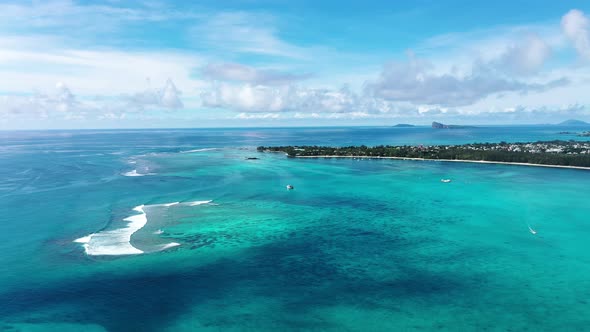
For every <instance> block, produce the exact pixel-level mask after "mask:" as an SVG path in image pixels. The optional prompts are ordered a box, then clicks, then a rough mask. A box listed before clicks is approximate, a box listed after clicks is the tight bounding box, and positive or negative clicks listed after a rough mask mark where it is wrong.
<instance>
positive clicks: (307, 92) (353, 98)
mask: <svg viewBox="0 0 590 332" xmlns="http://www.w3.org/2000/svg"><path fill="white" fill-rule="evenodd" d="M201 100H202V102H203V105H204V106H206V107H214V108H227V109H231V110H236V111H240V112H285V111H287V112H288V111H298V112H328V113H340V112H350V111H353V110H355V109H357V108H359V107H361V105H360V101H361V100H360V97H359V96H358V95H357V94H355V93H354V92H352V91H351V90H350V89H349V88H347V87H343V88H341V89H339V90H330V89H312V88H302V87H296V86H279V87H271V86H265V85H253V84H231V83H227V82H222V83H217V84H215V85H214V87H213V88H212V89H209V90H207V91H203V93H202V94H201Z"/></svg>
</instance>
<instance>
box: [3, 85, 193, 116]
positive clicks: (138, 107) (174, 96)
mask: <svg viewBox="0 0 590 332" xmlns="http://www.w3.org/2000/svg"><path fill="white" fill-rule="evenodd" d="M180 95H181V92H180V91H179V90H178V89H177V88H176V86H175V85H174V83H173V82H172V80H168V81H167V82H166V84H165V85H164V87H162V88H159V89H148V90H145V91H142V92H138V93H135V94H133V95H123V96H120V97H115V98H113V97H111V96H97V97H95V98H91V99H81V98H78V96H76V95H75V94H74V93H73V92H72V90H71V89H70V88H69V87H68V86H67V85H65V84H64V83H61V82H60V83H57V84H56V87H55V89H54V90H53V91H50V92H47V93H35V94H32V95H29V96H22V95H5V96H0V117H2V118H21V119H31V120H36V119H47V118H60V119H66V120H71V119H122V118H125V117H126V115H127V114H130V113H137V112H144V111H157V110H175V109H179V108H182V107H183V103H182V100H181V99H180Z"/></svg>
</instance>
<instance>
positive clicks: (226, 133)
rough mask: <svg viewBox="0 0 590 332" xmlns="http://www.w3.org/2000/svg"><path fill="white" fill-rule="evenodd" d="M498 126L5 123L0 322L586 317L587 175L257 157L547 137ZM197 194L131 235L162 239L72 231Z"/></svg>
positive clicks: (559, 325) (321, 323)
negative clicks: (85, 241)
mask: <svg viewBox="0 0 590 332" xmlns="http://www.w3.org/2000/svg"><path fill="white" fill-rule="evenodd" d="M495 130H496V132H495V133H494V130H493V129H486V131H485V132H481V131H480V132H477V131H475V132H474V131H473V130H465V131H443V132H440V131H432V130H430V129H428V128H417V129H390V128H380V129H364V128H327V129H322V128H315V129H281V130H279V129H267V130H264V129H248V130H192V131H191V130H170V131H128V132H121V131H108V132H102V131H99V132H87V131H82V132H37V133H30V132H20V133H2V135H3V138H4V140H3V142H4V143H3V144H4V145H3V146H2V149H1V150H0V163H1V166H2V167H0V170H1V171H2V173H4V174H2V178H3V180H2V183H0V196H1V200H0V205H1V208H2V211H3V218H2V222H1V224H0V240H1V241H0V249H1V250H2V252H3V255H2V256H0V266H1V267H0V303H2V306H0V321H1V322H2V323H1V325H0V327H1V328H0V329H6V330H11V329H12V330H35V331H38V330H55V329H60V330H68V329H69V330H72V331H79V330H96V331H101V330H108V331H129V330H158V331H159V330H170V331H172V330H174V331H178V330H224V331H225V330H257V331H258V330H334V331H337V330H338V331H340V330H365V331H366V330H373V331H380V330H391V329H405V330H432V329H438V330H509V329H512V330H527V329H528V330H558V329H559V330H584V329H586V328H587V326H588V323H590V322H589V320H590V319H589V318H587V317H590V304H589V303H588V300H587V298H586V294H588V293H589V291H590V289H589V288H590V283H588V281H587V279H588V276H589V275H590V250H588V244H587V238H588V220H587V216H588V215H589V212H590V206H589V205H588V204H587V197H589V194H590V189H589V188H588V185H587V184H588V183H589V182H588V181H589V180H590V172H587V171H579V170H562V169H544V168H537V167H522V166H507V165H478V164H460V163H444V162H425V161H397V160H336V159H318V160H315V159H314V160H299V159H287V158H285V157H284V156H282V155H280V154H258V153H257V152H256V151H255V147H256V146H257V145H262V144H264V145H271V144H305V143H307V144H309V143H311V144H339V143H342V144H341V145H346V144H381V143H382V144H428V143H445V142H453V143H465V142H471V141H483V140H494V139H493V138H494V137H496V138H498V140H506V141H516V140H524V138H530V140H537V139H552V138H554V137H553V136H552V135H555V133H556V132H557V131H560V130H552V131H551V130H548V129H547V128H545V127H539V128H536V127H535V128H525V129H522V128H521V129H519V130H518V131H514V129H513V128H508V129H506V128H500V129H498V128H496V129H495ZM511 132H516V134H514V135H512V136H511V135H510V134H509V133H511ZM400 133H401V134H400ZM404 137H405V138H404ZM355 140H358V141H359V142H358V143H354V142H355ZM404 140H405V141H404ZM498 140H496V141H498ZM350 142H353V143H350ZM210 148H215V149H210ZM202 149H205V150H202ZM193 150H197V151H193ZM181 152H184V153H181ZM249 156H256V157H259V158H260V159H259V160H245V158H246V157H249ZM133 170H136V172H137V173H139V174H148V173H151V174H150V175H145V176H125V174H126V173H127V172H130V171H133ZM441 178H450V179H452V180H453V181H452V182H451V183H441V182H440V179H441ZM286 184H292V185H294V186H295V189H294V190H292V191H288V190H286V189H285V185H286ZM208 200H211V202H210V203H206V204H198V205H194V206H191V205H190V204H177V205H170V206H168V207H161V208H160V207H159V208H157V209H152V210H150V209H147V210H146V211H147V224H146V225H145V227H143V228H141V229H140V230H139V231H137V232H136V233H134V234H133V235H132V236H131V245H134V246H137V247H138V248H142V249H148V248H154V247H155V246H159V245H161V244H165V243H171V242H175V243H179V244H180V246H177V247H173V248H169V249H167V250H164V251H158V252H152V253H145V254H139V255H128V256H88V255H86V254H85V253H84V248H83V247H82V245H81V244H79V243H74V242H73V241H74V240H75V239H78V238H80V237H83V236H86V235H88V234H92V233H96V232H100V231H102V230H110V229H115V230H116V229H120V228H122V227H125V226H126V222H125V221H123V219H125V218H127V217H129V216H132V215H133V214H134V212H133V211H132V209H133V208H134V207H136V206H139V205H142V204H144V205H146V206H148V205H149V206H151V205H158V204H164V203H173V202H181V203H182V202H193V201H208ZM529 226H531V227H532V228H534V229H535V230H536V231H537V234H536V235H533V234H531V233H530V231H529V229H528V227H529ZM158 230H161V231H162V233H161V234H154V233H156V231H158ZM145 251H149V250H145Z"/></svg>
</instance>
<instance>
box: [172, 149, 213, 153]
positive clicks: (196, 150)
mask: <svg viewBox="0 0 590 332" xmlns="http://www.w3.org/2000/svg"><path fill="white" fill-rule="evenodd" d="M214 150H218V148H204V149H194V150H186V151H180V153H194V152H205V151H214Z"/></svg>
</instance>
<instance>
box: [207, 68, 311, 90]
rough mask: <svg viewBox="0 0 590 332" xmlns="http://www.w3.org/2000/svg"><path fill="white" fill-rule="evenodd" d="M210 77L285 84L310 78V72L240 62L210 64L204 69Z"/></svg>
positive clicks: (255, 82)
mask: <svg viewBox="0 0 590 332" xmlns="http://www.w3.org/2000/svg"><path fill="white" fill-rule="evenodd" d="M201 72H202V74H203V76H205V77H206V78H208V79H212V80H221V81H238V82H248V83H252V84H265V85H284V84H291V83H293V82H295V81H300V80H303V79H306V78H309V77H310V75H309V74H290V73H284V72H280V71H276V70H263V69H257V68H254V67H250V66H246V65H242V64H239V63H215V64H208V65H207V66H205V67H204V68H203V69H202V71H201Z"/></svg>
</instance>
